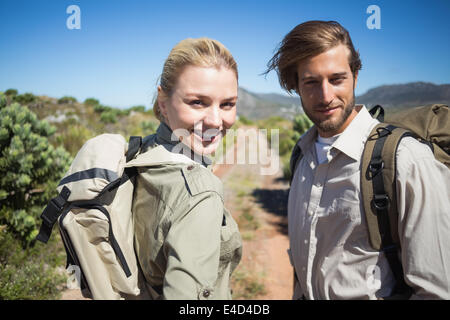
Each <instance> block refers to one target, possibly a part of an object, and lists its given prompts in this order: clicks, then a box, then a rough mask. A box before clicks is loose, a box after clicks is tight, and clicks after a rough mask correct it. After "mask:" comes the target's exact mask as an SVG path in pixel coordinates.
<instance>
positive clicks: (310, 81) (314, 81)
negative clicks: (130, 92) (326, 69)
mask: <svg viewBox="0 0 450 320" xmlns="http://www.w3.org/2000/svg"><path fill="white" fill-rule="evenodd" d="M315 83H317V80H308V81H306V82H305V84H315Z"/></svg>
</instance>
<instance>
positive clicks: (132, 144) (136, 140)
mask: <svg viewBox="0 0 450 320" xmlns="http://www.w3.org/2000/svg"><path fill="white" fill-rule="evenodd" d="M141 145H142V137H138V136H131V137H130V140H129V142H128V151H127V162H128V161H130V160H131V159H133V158H134V157H135V156H136V154H137V153H138V152H139V150H140V149H141Z"/></svg>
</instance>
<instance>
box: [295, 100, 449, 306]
mask: <svg viewBox="0 0 450 320" xmlns="http://www.w3.org/2000/svg"><path fill="white" fill-rule="evenodd" d="M377 123H378V121H377V120H375V119H373V118H372V117H371V116H370V114H369V113H368V111H367V110H366V108H365V107H362V109H361V110H360V111H359V113H358V115H357V116H356V117H355V118H354V119H353V121H352V122H351V123H350V124H349V126H348V127H347V128H346V130H345V131H344V132H343V133H342V134H341V135H340V136H339V137H338V139H336V141H334V142H333V143H332V146H331V148H330V150H329V151H328V152H327V154H328V157H327V159H328V161H326V162H323V163H319V162H318V160H317V154H316V148H314V143H315V139H316V136H317V129H316V127H315V126H314V127H312V128H311V129H310V130H308V131H307V132H306V133H305V134H304V135H303V137H302V139H301V140H300V141H299V146H300V147H301V149H302V152H303V158H302V159H301V161H300V162H299V164H298V166H297V169H296V171H295V172H294V178H293V181H292V185H291V190H290V193H289V202H288V223H289V224H288V230H289V239H290V249H289V250H288V253H289V256H290V258H291V263H292V264H293V266H294V267H295V270H296V274H297V277H298V282H297V283H296V287H295V292H294V297H293V298H294V299H298V298H300V297H301V296H302V295H304V296H305V297H306V298H307V299H377V298H379V297H385V296H388V295H389V294H390V292H391V290H392V288H393V286H394V283H395V279H394V277H393V274H392V272H391V270H390V267H389V264H388V261H387V259H386V258H385V256H384V253H382V252H378V251H375V250H374V249H372V247H371V246H370V243H369V238H368V231H367V223H366V220H365V214H364V208H363V204H362V201H361V190H360V164H361V161H360V160H361V156H362V152H363V149H364V144H365V141H366V140H367V137H368V135H369V133H370V131H371V129H372V128H373V127H374V126H375V125H376V124H377ZM396 174H397V177H396V184H397V186H396V187H397V206H398V211H399V221H398V232H399V237H400V242H401V248H402V251H401V262H402V265H403V269H404V274H405V279H406V283H407V284H408V285H409V286H411V287H412V288H413V290H414V292H415V294H414V295H413V296H412V298H413V299H414V298H428V299H430V298H444V299H450V212H449V211H450V209H449V208H450V200H449V199H450V170H449V169H448V168H447V167H446V166H445V165H443V164H442V163H440V162H439V161H437V160H436V159H435V158H434V156H433V154H432V152H431V150H430V148H429V147H428V146H426V145H424V144H422V143H420V142H418V141H416V140H415V139H413V138H410V137H407V138H404V139H402V141H401V142H400V144H399V147H398V150H397V172H396Z"/></svg>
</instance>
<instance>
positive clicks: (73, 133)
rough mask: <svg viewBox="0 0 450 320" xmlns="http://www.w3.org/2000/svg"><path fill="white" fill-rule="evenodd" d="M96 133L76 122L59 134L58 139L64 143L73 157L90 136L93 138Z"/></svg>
mask: <svg viewBox="0 0 450 320" xmlns="http://www.w3.org/2000/svg"><path fill="white" fill-rule="evenodd" d="M94 136H95V133H94V132H92V131H91V130H89V129H87V128H86V127H84V126H82V125H80V124H75V125H71V126H69V127H68V128H67V129H66V130H64V131H63V132H62V133H61V134H59V135H58V137H57V138H56V141H57V142H58V144H59V145H62V146H63V147H64V149H66V150H67V151H68V152H69V153H70V155H71V156H72V157H74V156H75V155H76V154H77V152H78V150H80V149H81V147H82V146H83V144H84V143H85V142H86V141H87V140H88V139H90V138H93V137H94Z"/></svg>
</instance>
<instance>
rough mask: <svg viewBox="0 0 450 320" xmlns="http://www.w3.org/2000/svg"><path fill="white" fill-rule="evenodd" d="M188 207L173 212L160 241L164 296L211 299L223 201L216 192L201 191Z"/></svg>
mask: <svg viewBox="0 0 450 320" xmlns="http://www.w3.org/2000/svg"><path fill="white" fill-rule="evenodd" d="M189 208H190V209H189V210H185V211H186V212H181V213H178V214H177V217H175V219H174V222H173V225H172V226H171V228H170V230H169V232H168V234H167V238H166V240H165V243H164V251H165V253H166V255H167V269H166V273H165V277H164V286H163V297H164V299H176V300H192V299H212V298H214V285H215V282H216V280H217V277H218V268H219V258H220V228H221V223H222V217H223V203H222V200H221V198H220V196H219V195H217V193H215V192H204V193H201V194H198V195H195V196H192V197H191V198H190V205H189Z"/></svg>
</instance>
